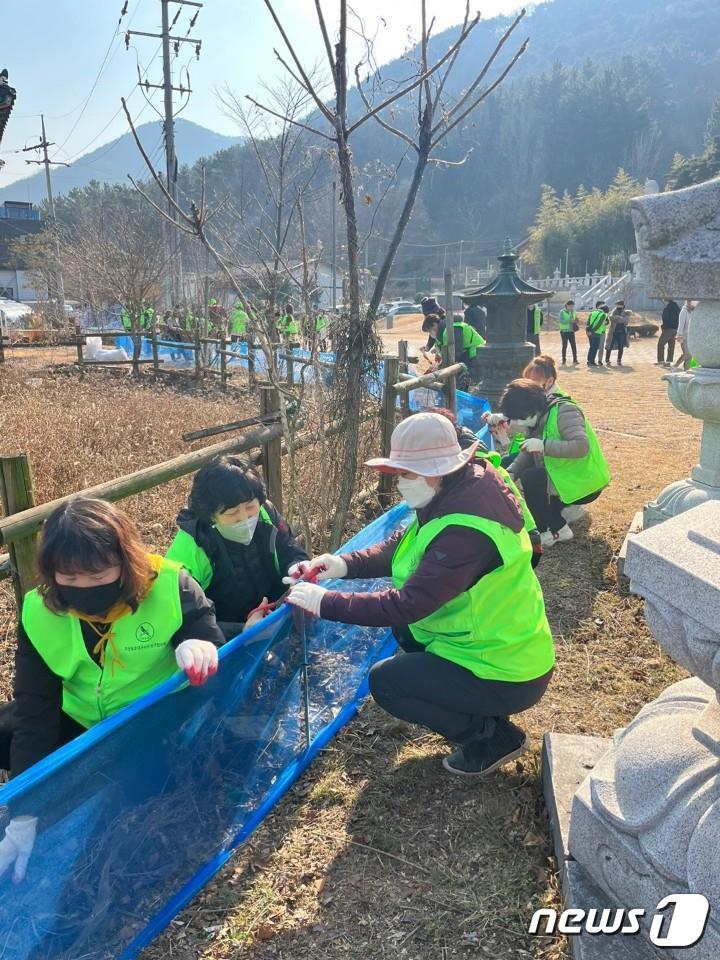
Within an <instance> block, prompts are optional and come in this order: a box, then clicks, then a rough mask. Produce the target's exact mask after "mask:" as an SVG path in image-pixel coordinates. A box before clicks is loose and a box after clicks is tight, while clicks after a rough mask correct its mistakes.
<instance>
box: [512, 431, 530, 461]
mask: <svg viewBox="0 0 720 960" xmlns="http://www.w3.org/2000/svg"><path fill="white" fill-rule="evenodd" d="M526 440H527V437H526V436H525V434H524V433H516V434H514V435H513V437H512V439H511V440H510V446H509V447H508V452H507V455H508V456H509V457H516V456H517V455H518V454H519V453H520V447H521V446H522V444H523V443H525V441H526Z"/></svg>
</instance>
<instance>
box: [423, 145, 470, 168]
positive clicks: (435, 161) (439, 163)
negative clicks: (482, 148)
mask: <svg viewBox="0 0 720 960" xmlns="http://www.w3.org/2000/svg"><path fill="white" fill-rule="evenodd" d="M474 149H475V147H470V149H469V150H468V152H467V153H466V154H465V156H464V157H463V158H462V160H441V159H439V158H438V157H429V158H428V163H431V164H432V165H433V166H435V167H462V166H463V165H464V164H465V163H467V161H468V160H469V159H470V156H471V155H472V152H473V150H474Z"/></svg>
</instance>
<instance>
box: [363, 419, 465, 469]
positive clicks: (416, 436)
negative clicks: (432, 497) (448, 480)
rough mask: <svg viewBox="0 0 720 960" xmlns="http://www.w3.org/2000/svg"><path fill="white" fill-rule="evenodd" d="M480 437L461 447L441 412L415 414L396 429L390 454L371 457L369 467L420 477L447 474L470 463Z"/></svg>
mask: <svg viewBox="0 0 720 960" xmlns="http://www.w3.org/2000/svg"><path fill="white" fill-rule="evenodd" d="M479 442H480V441H479V440H478V441H477V443H474V444H473V445H472V446H471V447H468V449H467V450H461V449H460V444H459V443H458V438H457V433H456V432H455V427H454V426H453V425H452V423H451V422H450V421H449V420H448V418H447V417H444V416H442V414H440V413H416V414H414V415H413V416H411V417H408V418H407V419H406V420H403V421H402V423H400V424H398V426H397V427H395V429H394V430H393V433H392V437H391V440H390V456H389V457H376V458H375V459H374V460H368V461H366V463H365V466H366V467H374V468H375V469H377V470H384V471H387V472H391V471H392V472H394V471H405V470H407V471H408V472H410V473H417V474H418V475H419V476H421V477H444V476H446V475H447V474H449V473H455V471H456V470H460V469H461V468H462V467H464V466H465V464H467V463H469V462H470V461H471V460H472V458H473V455H474V454H475V451H476V450H477V448H478V444H479Z"/></svg>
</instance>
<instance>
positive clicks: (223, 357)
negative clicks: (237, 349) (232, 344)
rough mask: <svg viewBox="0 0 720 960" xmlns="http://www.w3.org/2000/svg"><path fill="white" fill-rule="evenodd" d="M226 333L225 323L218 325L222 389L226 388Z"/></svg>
mask: <svg viewBox="0 0 720 960" xmlns="http://www.w3.org/2000/svg"><path fill="white" fill-rule="evenodd" d="M226 350H227V334H226V332H225V324H224V323H223V324H221V326H220V384H221V386H222V389H223V390H227V379H228V377H227V353H226V352H225V351H226Z"/></svg>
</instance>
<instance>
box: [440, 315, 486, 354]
mask: <svg viewBox="0 0 720 960" xmlns="http://www.w3.org/2000/svg"><path fill="white" fill-rule="evenodd" d="M453 327H454V328H455V330H462V338H463V339H462V345H463V350H464V351H465V352H466V353H467V355H468V359H469V360H474V359H475V357H476V356H477V348H478V347H482V346H483V345H484V343H485V340H484V339H483V338H482V337H481V336H480V334H479V333H478V332H477V330H475V328H474V327H471V326H470V324H469V323H465V321H464V320H456V321H454V322H453ZM439 343H440V346H441V347H446V346H447V343H448V332H447V327H445V329H444V330H443V332H442V333H441V334H440V340H439Z"/></svg>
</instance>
